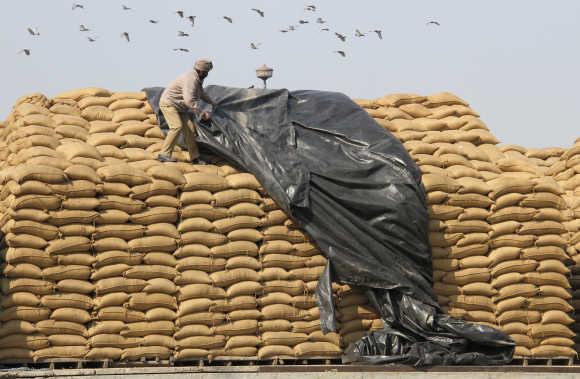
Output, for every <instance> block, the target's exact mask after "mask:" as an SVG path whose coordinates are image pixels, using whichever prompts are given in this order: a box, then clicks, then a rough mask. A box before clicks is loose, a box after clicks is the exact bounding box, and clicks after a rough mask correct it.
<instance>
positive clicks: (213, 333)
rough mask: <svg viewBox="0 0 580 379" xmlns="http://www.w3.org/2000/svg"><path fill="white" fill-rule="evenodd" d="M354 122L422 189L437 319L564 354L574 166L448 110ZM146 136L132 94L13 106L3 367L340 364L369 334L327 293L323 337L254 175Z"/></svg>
mask: <svg viewBox="0 0 580 379" xmlns="http://www.w3.org/2000/svg"><path fill="white" fill-rule="evenodd" d="M359 104H360V105H361V106H363V107H364V108H365V109H366V110H367V112H368V113H369V114H370V115H371V116H372V117H374V118H375V120H376V121H377V122H378V123H379V124H380V125H381V126H383V127H385V128H386V129H388V130H390V131H391V132H393V133H394V135H395V136H396V137H397V138H399V139H400V140H401V141H402V142H403V144H404V145H405V147H406V148H407V150H408V151H409V153H410V154H411V156H412V157H413V158H414V159H415V161H416V162H417V163H418V165H419V167H420V168H421V170H422V172H423V173H424V177H423V183H424V186H425V188H426V192H427V202H428V206H429V214H430V216H431V220H430V224H429V230H430V240H431V243H432V245H433V266H434V291H435V293H436V294H437V296H438V299H439V301H440V304H441V306H442V308H443V309H444V310H445V311H446V312H448V313H449V314H451V315H453V316H455V317H459V318H463V319H466V320H470V321H474V322H479V323H483V324H487V325H492V326H495V327H497V328H500V329H502V330H504V331H505V332H506V333H508V334H510V335H512V337H513V338H514V340H515V341H516V343H517V344H518V348H517V351H516V354H517V355H532V356H555V355H560V356H561V355H572V354H573V352H572V351H571V350H570V346H571V337H572V336H573V333H572V331H571V328H570V326H569V324H570V323H571V322H573V319H572V318H570V316H569V315H567V312H569V311H570V310H571V308H570V305H569V302H570V298H571V296H570V293H569V291H568V290H567V287H569V283H568V280H567V278H566V275H567V269H566V267H565V266H564V265H563V263H564V262H566V261H567V260H569V259H570V258H575V257H576V255H575V252H576V249H574V248H573V247H574V246H576V245H577V244H578V241H577V240H578V227H577V220H578V212H577V209H578V205H579V203H578V202H577V201H576V200H575V198H574V197H573V196H574V194H575V192H576V195H578V194H577V192H578V190H577V188H578V186H577V185H576V184H575V183H576V178H577V176H576V175H577V174H578V173H577V172H576V171H574V168H575V167H576V166H577V165H576V164H574V162H575V160H574V159H575V158H574V157H575V156H577V155H576V154H574V151H575V150H574V148H573V149H570V150H567V151H562V150H561V149H542V150H539V149H537V150H526V149H524V148H521V147H517V146H511V147H510V146H503V147H500V146H496V145H497V144H498V142H499V141H498V140H497V139H496V138H495V137H494V136H493V135H492V134H491V133H490V132H489V130H488V129H487V127H486V126H485V124H484V123H483V122H482V121H481V120H480V119H479V117H478V115H477V113H476V112H474V111H473V110H472V109H470V108H469V106H468V104H467V103H465V102H464V101H463V100H461V99H459V98H457V97H455V96H454V95H452V94H449V93H441V94H437V95H433V96H418V95H413V94H399V95H389V96H385V97H383V98H381V99H378V100H375V101H359ZM156 122H157V121H156V118H155V116H154V114H153V112H152V109H151V108H150V107H149V105H148V104H147V102H146V101H145V96H144V94H143V93H110V92H108V91H106V90H103V89H98V88H91V89H84V90H79V91H73V92H70V93H66V94H62V95H60V96H57V97H56V98H54V99H52V100H49V99H47V98H46V97H44V96H42V95H40V94H33V95H30V96H25V97H23V98H21V99H19V100H18V101H17V104H16V106H15V108H14V111H13V112H12V114H11V115H10V116H9V118H8V119H7V122H6V123H5V124H4V125H3V127H0V137H1V138H0V144H1V146H0V147H2V148H1V149H0V158H2V159H0V169H2V172H1V177H2V178H1V180H0V227H1V230H2V232H3V233H4V234H5V235H6V238H5V241H4V242H5V243H6V244H7V245H6V246H3V247H1V248H0V249H1V251H2V258H3V262H5V263H4V265H3V266H2V269H3V273H4V275H3V278H2V301H1V303H0V306H1V307H2V312H1V313H0V318H1V321H0V322H2V327H1V328H0V346H1V348H0V360H9V359H25V360H33V359H35V360H42V359H49V358H75V357H77V358H85V359H95V360H98V359H113V360H118V359H122V360H125V361H130V360H137V359H140V358H142V357H160V358H168V357H170V356H173V357H174V358H176V359H182V360H186V359H196V358H214V357H230V358H231V359H235V357H258V358H264V359H266V358H273V357H277V356H288V355H290V356H296V357H311V356H336V355H339V354H341V352H342V349H344V348H345V347H346V346H347V345H348V343H350V342H353V341H355V340H357V339H358V338H360V337H361V336H363V335H365V334H366V333H368V332H369V331H372V330H377V329H380V328H382V321H381V320H380V319H379V317H378V315H377V312H376V310H375V309H373V307H372V306H370V305H369V304H368V299H367V298H366V296H365V295H364V293H362V292H361V291H360V290H359V289H357V288H352V287H350V286H348V285H339V284H333V291H334V297H335V303H336V306H337V310H338V312H337V316H338V321H339V329H338V330H337V333H329V334H326V335H323V334H322V332H321V330H320V321H319V313H320V312H319V310H318V308H317V307H316V303H315V300H314V291H315V288H316V284H317V279H318V276H319V274H320V273H321V272H322V270H323V267H324V264H325V258H324V256H323V255H322V254H321V253H320V252H319V251H318V250H317V249H316V247H315V246H314V245H313V244H312V243H311V242H310V241H309V240H308V237H307V236H306V235H304V233H302V232H301V231H300V230H298V229H297V228H296V226H295V225H294V223H293V222H292V221H291V220H289V219H288V217H287V216H286V215H285V214H284V212H283V211H281V210H280V209H279V208H278V207H277V206H276V204H275V203H274V201H273V200H272V199H271V198H269V197H268V195H267V194H266V193H265V192H264V191H263V189H262V188H261V187H260V185H259V183H258V182H257V181H256V179H255V178H254V177H253V176H252V175H249V174H247V173H243V172H238V171H237V170H236V169H234V168H232V167H231V166H229V165H226V164H218V165H208V166H194V165H191V164H189V163H188V162H187V160H188V155H187V153H186V152H184V151H181V150H179V149H178V151H177V152H176V154H175V156H176V157H177V158H178V160H179V162H177V163H170V164H160V163H159V162H157V161H156V160H155V159H154V158H155V156H156V154H157V152H158V151H159V149H160V147H161V145H162V142H163V134H162V133H161V131H160V129H159V128H158V127H157V124H156ZM550 178H554V180H550ZM523 182H525V184H523ZM517 183H521V184H522V185H521V186H518V185H517ZM564 190H566V191H567V193H566V194H564ZM562 199H564V200H565V201H562ZM575 211H576V213H574V212H575ZM573 270H574V269H573ZM572 283H575V282H574V280H572ZM532 287H533V288H532ZM579 298H580V297H579ZM572 302H573V300H572ZM516 305H517V307H516ZM538 317H539V318H538ZM572 329H574V328H572ZM574 330H575V329H574Z"/></svg>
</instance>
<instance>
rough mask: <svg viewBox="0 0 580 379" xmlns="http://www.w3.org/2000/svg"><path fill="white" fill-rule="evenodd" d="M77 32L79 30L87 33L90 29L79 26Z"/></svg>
mask: <svg viewBox="0 0 580 379" xmlns="http://www.w3.org/2000/svg"><path fill="white" fill-rule="evenodd" d="M79 30H80V31H81V32H88V31H89V30H91V29H89V28H87V27H86V26H84V25H83V24H81V25H80V26H79Z"/></svg>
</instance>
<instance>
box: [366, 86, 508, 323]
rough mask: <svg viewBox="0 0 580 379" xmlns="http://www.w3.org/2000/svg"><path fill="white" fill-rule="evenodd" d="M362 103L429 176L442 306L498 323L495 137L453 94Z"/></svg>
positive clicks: (432, 236)
mask: <svg viewBox="0 0 580 379" xmlns="http://www.w3.org/2000/svg"><path fill="white" fill-rule="evenodd" d="M359 104H361V105H362V106H363V107H365V109H366V110H367V112H368V113H369V114H370V115H371V116H373V117H374V118H375V120H376V121H377V122H378V123H379V124H380V125H382V126H383V127H385V128H386V129H388V130H390V131H391V132H393V134H394V135H395V136H396V137H397V138H398V139H399V140H401V141H402V142H403V144H404V146H405V148H406V149H407V150H408V151H409V153H410V154H411V156H412V157H413V159H414V160H415V161H416V163H417V164H418V166H419V168H420V169H421V171H422V172H423V174H424V176H423V183H424V185H425V188H426V191H427V202H428V206H429V213H430V217H431V222H430V225H429V230H430V239H431V243H432V246H433V258H434V260H433V267H434V290H435V293H436V294H437V295H438V299H439V302H440V304H441V305H442V306H443V307H444V310H445V311H447V312H449V314H451V315H453V316H456V317H459V318H463V319H467V320H470V321H474V322H480V323H486V324H489V325H494V324H495V316H494V310H495V307H494V305H493V302H492V300H491V297H492V296H494V295H495V292H496V291H495V290H494V289H493V288H492V287H491V285H490V271H489V268H488V267H489V264H490V261H489V258H488V257H487V253H488V251H489V244H488V242H489V236H488V233H489V231H490V226H489V223H488V222H487V217H488V216H489V215H490V210H489V209H490V206H491V205H492V203H493V201H492V200H491V199H490V198H489V197H488V194H489V192H490V189H489V187H488V186H487V185H486V181H487V180H491V179H494V178H495V177H497V176H498V175H499V174H500V173H501V171H499V170H498V169H497V168H496V167H495V165H494V164H493V163H492V162H493V159H492V157H490V155H489V154H488V151H492V152H494V151H495V150H496V148H495V146H494V145H495V144H497V143H498V141H497V139H496V138H495V137H494V136H493V135H492V134H491V133H489V131H488V130H487V127H486V126H485V124H484V123H483V122H482V121H481V120H480V119H479V116H478V114H477V113H476V112H474V111H473V110H472V109H470V108H469V106H468V104H467V103H466V102H465V101H463V100H462V99H460V98H458V97H456V96H454V95H452V94H450V93H440V94H436V95H433V96H419V95H413V94H398V95H389V96H385V97H383V98H381V99H378V100H377V101H375V102H359ZM497 153H499V152H497Z"/></svg>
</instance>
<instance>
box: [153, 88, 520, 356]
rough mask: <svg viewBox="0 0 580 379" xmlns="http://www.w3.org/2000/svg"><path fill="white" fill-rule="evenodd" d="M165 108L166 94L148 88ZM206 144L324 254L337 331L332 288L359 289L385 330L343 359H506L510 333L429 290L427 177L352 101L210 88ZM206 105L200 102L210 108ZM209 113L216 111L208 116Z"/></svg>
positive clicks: (323, 286)
mask: <svg viewBox="0 0 580 379" xmlns="http://www.w3.org/2000/svg"><path fill="white" fill-rule="evenodd" d="M145 91H146V92H147V94H148V98H149V101H150V103H151V106H152V107H153V108H154V109H155V110H156V112H157V115H158V117H159V119H160V125H161V128H162V129H164V128H165V129H167V126H166V125H164V120H163V117H162V115H161V113H160V112H159V111H158V108H159V107H158V105H159V97H160V94H161V91H162V88H159V87H155V88H147V89H145ZM206 93H207V94H208V95H209V96H210V97H211V98H212V99H214V101H216V102H217V104H218V106H217V107H216V109H215V110H214V112H213V117H212V122H211V123H208V124H198V142H199V144H200V147H201V148H202V150H203V149H207V150H209V151H211V152H212V153H214V154H217V155H219V156H221V157H223V158H224V159H227V160H228V161H230V162H232V163H234V164H236V165H238V166H240V167H241V168H243V169H244V170H246V171H248V172H251V173H252V174H254V175H255V176H256V178H257V179H258V180H259V181H260V183H261V184H262V185H263V186H264V188H265V189H266V190H267V191H268V193H269V194H270V196H271V197H272V198H273V199H274V200H275V201H276V202H277V203H278V205H279V206H280V207H281V208H282V209H283V210H284V211H285V212H286V213H287V214H288V215H289V216H290V217H292V219H294V220H295V221H296V222H297V223H298V224H299V226H300V227H301V228H302V229H303V230H305V231H306V232H307V233H308V235H309V236H310V237H311V238H312V239H313V241H314V242H315V243H316V245H317V246H318V247H319V248H320V250H321V251H322V252H323V253H324V254H325V255H326V257H327V258H328V265H327V267H326V269H325V271H324V273H323V275H322V276H321V278H320V281H319V285H318V288H317V298H318V302H319V306H320V310H321V325H322V328H323V331H325V332H328V331H334V330H336V316H335V309H334V305H333V301H332V287H331V282H332V281H337V282H340V283H346V284H350V285H354V286H359V287H363V288H364V289H365V290H366V292H367V295H368V296H369V298H370V300H371V302H372V303H373V305H374V306H375V307H376V308H377V309H378V310H379V312H380V315H381V318H382V319H383V320H384V322H385V328H384V329H383V330H380V331H374V332H371V333H370V334H369V335H368V336H366V337H363V338H362V339H361V340H360V341H357V342H355V343H354V344H351V346H349V347H348V349H347V350H346V352H345V356H344V358H343V359H344V360H345V361H346V362H354V361H358V362H368V363H387V362H398V363H405V364H412V365H441V364H480V365H485V364H496V365H497V364H506V363H508V362H509V361H510V360H511V358H512V355H513V351H514V344H513V342H512V341H511V339H510V338H509V337H508V336H507V335H505V334H504V333H502V332H500V331H497V330H495V329H493V328H490V327H487V326H483V325H476V324H473V323H469V322H465V321H462V320H457V319H453V318H451V317H449V316H446V315H444V314H443V313H442V312H441V310H440V308H439V306H438V304H437V301H436V298H435V296H434V294H433V291H432V266H431V247H430V244H429V240H428V214H427V207H426V199H425V191H424V189H423V186H422V184H421V172H420V171H419V169H418V167H417V166H416V165H415V163H414V161H413V160H412V158H411V157H410V156H409V154H408V153H407V151H406V150H405V148H404V146H403V145H402V144H401V143H400V142H399V141H398V140H397V139H396V138H395V137H394V136H393V135H392V134H390V133H389V132H388V131H386V130H384V129H383V128H382V127H380V126H379V125H378V124H377V123H376V122H375V121H374V120H373V119H372V118H371V117H370V116H369V115H368V114H367V113H366V112H365V111H364V110H363V109H362V108H360V107H359V106H358V105H356V104H355V103H354V102H353V101H352V100H350V99H349V98H348V97H347V96H345V95H343V94H340V93H334V92H323V91H293V92H289V91H287V90H258V89H249V90H246V89H239V88H228V87H220V86H209V87H207V88H206ZM204 106H205V105H204ZM208 110H209V109H208Z"/></svg>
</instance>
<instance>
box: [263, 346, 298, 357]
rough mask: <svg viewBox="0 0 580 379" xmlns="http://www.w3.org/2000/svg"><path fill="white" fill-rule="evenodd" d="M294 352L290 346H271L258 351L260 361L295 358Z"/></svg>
mask: <svg viewBox="0 0 580 379" xmlns="http://www.w3.org/2000/svg"><path fill="white" fill-rule="evenodd" d="M293 356H294V350H293V349H292V348H291V347H290V346H282V345H271V346H264V347H261V348H260V349H259V350H258V359H270V358H276V357H293Z"/></svg>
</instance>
